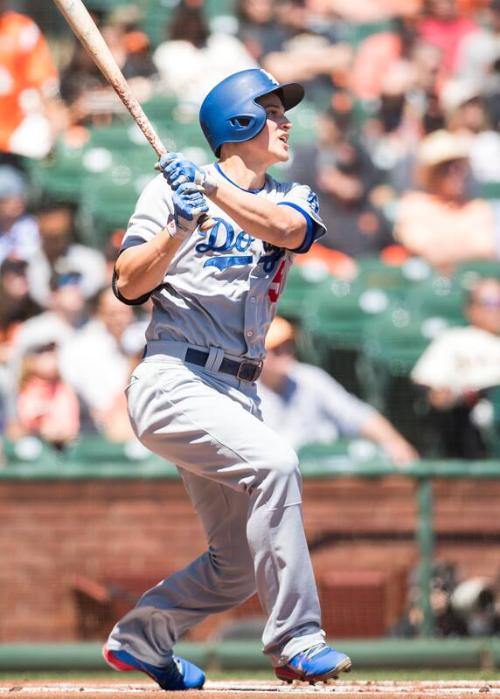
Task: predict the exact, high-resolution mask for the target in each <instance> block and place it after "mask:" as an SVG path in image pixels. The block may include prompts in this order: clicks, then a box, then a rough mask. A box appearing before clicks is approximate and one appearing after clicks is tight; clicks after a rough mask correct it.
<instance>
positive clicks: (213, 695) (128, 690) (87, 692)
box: [0, 680, 500, 699]
mask: <svg viewBox="0 0 500 699" xmlns="http://www.w3.org/2000/svg"><path fill="white" fill-rule="evenodd" d="M303 695H304V696H305V695H316V696H318V695H323V696H324V695H330V696H331V697H332V699H353V698H354V697H356V696H359V697H360V699H395V698H396V697H398V696H404V697H405V698H408V699H449V698H450V697H453V698H454V699H462V697H463V698H465V697H472V696H485V699H487V697H489V696H490V697H492V699H493V697H500V682H487V681H475V682H474V681H462V682H461V681H453V682H448V681H446V682H444V681H443V682H400V681H373V682H371V681H358V682H357V681H350V682H331V683H329V684H323V683H321V684H316V685H314V686H312V685H307V684H293V685H286V684H282V683H280V682H269V681H255V682H253V681H251V680H241V681H236V680H232V681H223V680H221V681H218V682H213V681H208V682H207V684H206V685H205V689H203V690H202V691H199V690H198V691H191V692H182V694H180V693H179V692H164V691H163V690H161V689H159V688H155V687H152V686H151V683H139V682H137V683H136V682H134V683H130V682H125V681H123V680H116V681H113V682H112V681H110V680H106V681H100V682H99V681H96V680H92V681H87V680H82V681H76V682H71V683H70V682H40V681H38V682H36V681H30V682H29V681H25V682H23V681H21V680H19V681H16V682H10V683H9V682H1V683H0V697H3V696H5V697H19V698H20V699H21V698H22V697H26V698H28V697H29V699H75V698H76V697H82V699H91V698H94V699H127V697H131V698H133V697H141V699H161V698H162V697H177V699H180V698H181V697H182V699H220V698H221V697H228V699H240V698H241V697H247V698H248V699H269V698H270V697H271V698H272V697H279V698H280V699H289V698H290V697H294V698H295V699H297V697H300V696H303Z"/></svg>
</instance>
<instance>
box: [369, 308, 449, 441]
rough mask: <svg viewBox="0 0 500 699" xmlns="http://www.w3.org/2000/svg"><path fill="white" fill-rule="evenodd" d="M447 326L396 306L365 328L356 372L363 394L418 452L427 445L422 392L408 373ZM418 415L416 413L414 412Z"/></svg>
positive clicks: (447, 322)
mask: <svg viewBox="0 0 500 699" xmlns="http://www.w3.org/2000/svg"><path fill="white" fill-rule="evenodd" d="M448 324H449V321H447V320H446V319H444V318H439V317H430V318H428V317H424V316H422V315H420V314H419V313H417V312H416V311H414V310H410V309H409V308H408V307H406V306H401V305H395V306H393V307H391V308H389V310H388V311H387V312H386V313H384V314H381V315H380V316H378V317H375V318H373V319H372V320H370V322H368V323H366V325H365V326H364V331H363V342H362V351H361V352H360V354H359V356H358V358H357V362H356V373H357V376H358V380H359V383H360V386H361V389H362V395H363V397H364V398H365V400H367V401H368V402H369V403H371V404H372V405H374V406H375V407H376V408H378V409H379V410H380V411H381V412H382V413H384V414H385V415H386V417H387V418H388V419H389V420H391V422H392V423H393V424H394V425H395V426H396V427H397V428H398V429H399V430H400V431H401V432H402V433H403V434H404V435H405V436H406V437H407V438H408V439H409V440H410V441H411V442H412V443H413V444H414V445H415V446H416V447H417V448H418V449H419V450H421V449H422V448H423V444H424V442H425V440H426V423H425V416H424V415H423V414H422V410H421V406H420V402H421V401H420V399H421V390H420V389H419V388H418V387H417V386H415V384H413V382H412V381H411V379H410V372H411V370H412V368H413V367H414V365H415V363H416V361H417V359H418V358H419V357H420V355H421V354H422V352H423V351H424V350H425V348H426V347H427V346H428V345H429V343H430V342H431V340H432V339H433V338H434V337H436V336H437V335H438V334H439V332H441V331H442V330H443V329H445V328H446V327H447V326H448ZM419 411H420V413H419Z"/></svg>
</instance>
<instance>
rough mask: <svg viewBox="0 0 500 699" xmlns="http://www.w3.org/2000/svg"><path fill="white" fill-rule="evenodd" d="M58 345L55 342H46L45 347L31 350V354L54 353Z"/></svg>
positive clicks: (40, 346)
mask: <svg viewBox="0 0 500 699" xmlns="http://www.w3.org/2000/svg"><path fill="white" fill-rule="evenodd" d="M56 347H57V345H56V343H55V342H46V343H45V344H44V345H37V346H36V347H33V349H32V350H31V354H43V353H44V352H53V351H54V350H55V349H56Z"/></svg>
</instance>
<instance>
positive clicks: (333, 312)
mask: <svg viewBox="0 0 500 699" xmlns="http://www.w3.org/2000/svg"><path fill="white" fill-rule="evenodd" d="M304 303H305V304H306V305H307V312H306V313H304V316H303V320H302V329H303V333H304V342H303V348H304V355H305V356H303V357H302V358H303V359H305V360H306V361H309V362H311V363H313V364H318V365H319V366H322V367H323V368H324V369H325V370H326V371H328V372H329V373H330V374H332V376H334V377H335V378H336V379H337V380H338V381H340V383H341V384H342V385H344V386H345V387H346V388H347V389H348V390H350V391H353V392H354V393H357V394H359V392H360V386H359V382H358V379H357V375H356V371H355V362H356V358H357V355H358V352H359V348H360V344H361V340H362V337H363V328H364V325H365V323H366V322H367V321H368V320H369V319H370V318H371V317H372V316H374V315H378V314H379V313H383V312H384V311H385V310H386V309H387V307H388V306H389V305H390V303H391V297H390V295H389V294H388V293H387V292H386V291H384V290H382V289H366V288H364V287H363V286H361V285H360V284H358V283H356V282H353V283H350V282H346V281H342V280H339V279H335V278H331V279H328V280H327V281H325V282H323V283H322V284H320V285H318V286H317V287H316V288H315V289H313V290H312V291H311V293H309V294H308V295H307V297H306V300H305V302H304Z"/></svg>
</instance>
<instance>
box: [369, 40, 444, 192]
mask: <svg viewBox="0 0 500 699" xmlns="http://www.w3.org/2000/svg"><path fill="white" fill-rule="evenodd" d="M405 34H406V37H407V38H406V40H405V42H406V43H407V44H408V43H410V44H411V49H410V47H409V46H407V48H406V49H405V51H404V53H402V55H401V56H399V57H398V58H394V59H393V63H392V65H391V64H388V65H381V64H380V60H377V59H376V57H375V56H369V55H365V57H364V63H365V64H366V63H367V64H368V65H372V64H374V67H375V69H376V73H375V72H374V73H373V75H377V80H378V85H379V88H380V95H379V98H378V99H377V100H375V101H374V102H373V104H374V105H376V106H377V108H376V109H375V111H373V107H371V106H369V107H368V111H369V112H370V113H371V112H372V111H373V115H372V116H371V117H369V118H368V119H367V120H366V122H365V123H364V125H363V139H364V143H365V144H366V145H367V147H368V149H369V151H370V153H371V156H372V158H373V161H374V162H375V163H376V165H377V166H378V167H379V168H380V169H381V170H382V171H383V172H384V173H385V174H386V177H387V181H388V183H389V184H390V186H391V187H392V190H393V191H394V192H395V193H396V194H400V193H401V192H402V191H404V190H405V189H407V188H408V187H409V186H410V184H411V183H412V182H413V172H412V171H413V167H414V157H415V151H416V149H417V146H418V143H419V142H420V140H421V139H422V136H423V135H425V134H426V133H430V132H431V131H434V130H436V129H439V128H442V127H443V126H444V121H445V120H444V115H443V113H442V111H441V108H440V103H439V98H438V92H437V91H438V86H437V77H438V73H439V66H440V61H441V54H440V52H439V49H437V48H436V47H434V46H431V45H430V44H424V43H421V42H417V43H414V42H413V40H409V39H408V31H405ZM377 36H378V35H375V36H374V37H373V38H372V37H369V38H368V39H367V40H366V43H369V42H371V41H373V42H375V40H376V39H377ZM360 62H361V58H360ZM377 68H378V70H377ZM370 72H371V71H370Z"/></svg>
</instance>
